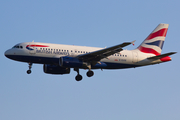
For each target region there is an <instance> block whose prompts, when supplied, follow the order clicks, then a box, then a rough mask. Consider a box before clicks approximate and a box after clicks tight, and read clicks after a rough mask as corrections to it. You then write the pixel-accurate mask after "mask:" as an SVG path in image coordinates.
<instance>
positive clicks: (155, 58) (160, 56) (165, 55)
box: [147, 52, 176, 60]
mask: <svg viewBox="0 0 180 120" xmlns="http://www.w3.org/2000/svg"><path fill="white" fill-rule="evenodd" d="M175 53H176V52H170V53H166V54H162V55H158V56H154V57H149V58H147V59H149V60H157V59H161V58H164V57H167V56H170V55H173V54H175Z"/></svg>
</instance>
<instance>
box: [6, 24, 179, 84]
mask: <svg viewBox="0 0 180 120" xmlns="http://www.w3.org/2000/svg"><path fill="white" fill-rule="evenodd" d="M168 26H169V24H163V23H161V24H159V25H158V26H157V27H156V28H155V29H154V30H153V31H152V32H151V33H150V34H149V36H148V37H147V38H146V39H145V40H144V41H143V42H142V43H141V44H140V46H139V47H137V48H136V49H134V50H123V48H124V47H126V46H128V45H130V44H133V45H134V42H135V41H132V42H124V43H122V44H118V45H115V46H112V47H108V48H97V47H86V46H75V45H62V44H50V43H40V42H34V41H32V42H24V43H19V44H16V45H15V46H14V47H12V48H11V49H9V50H7V51H6V52H5V53H4V54H5V56H6V57H7V58H9V59H12V60H15V61H20V62H27V63H28V64H29V69H28V70H27V74H30V73H31V68H32V64H33V63H36V64H43V71H44V73H47V74H61V75H63V74H69V73H70V69H71V68H73V69H74V71H76V72H77V76H76V77H75V79H76V81H81V80H82V75H80V73H79V69H88V72H87V76H88V77H92V76H93V75H94V72H93V71H92V69H101V70H103V69H124V68H135V67H142V66H147V65H153V64H158V63H164V62H168V61H171V58H170V57H169V56H170V55H172V54H175V53H176V52H169V53H166V54H161V51H162V48H163V44H164V40H165V37H166V33H167V30H168Z"/></svg>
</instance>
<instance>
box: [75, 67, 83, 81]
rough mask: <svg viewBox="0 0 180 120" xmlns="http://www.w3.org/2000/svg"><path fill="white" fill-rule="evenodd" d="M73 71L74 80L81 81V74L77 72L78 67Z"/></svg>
mask: <svg viewBox="0 0 180 120" xmlns="http://www.w3.org/2000/svg"><path fill="white" fill-rule="evenodd" d="M74 71H76V72H77V75H76V77H75V79H76V81H81V80H82V75H80V74H79V68H74Z"/></svg>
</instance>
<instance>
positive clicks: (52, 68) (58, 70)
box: [43, 64, 70, 74]
mask: <svg viewBox="0 0 180 120" xmlns="http://www.w3.org/2000/svg"><path fill="white" fill-rule="evenodd" d="M43 70H44V72H45V73H48V74H69V73H70V68H64V67H60V66H56V65H49V64H44V66H43Z"/></svg>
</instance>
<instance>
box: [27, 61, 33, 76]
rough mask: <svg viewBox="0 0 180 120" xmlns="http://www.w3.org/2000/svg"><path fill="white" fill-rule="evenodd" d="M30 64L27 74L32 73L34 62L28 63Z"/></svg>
mask: <svg viewBox="0 0 180 120" xmlns="http://www.w3.org/2000/svg"><path fill="white" fill-rule="evenodd" d="M28 64H29V70H27V74H31V68H32V63H28Z"/></svg>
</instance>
